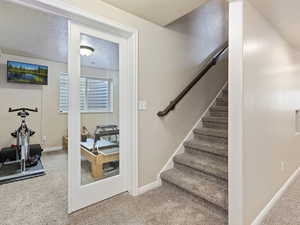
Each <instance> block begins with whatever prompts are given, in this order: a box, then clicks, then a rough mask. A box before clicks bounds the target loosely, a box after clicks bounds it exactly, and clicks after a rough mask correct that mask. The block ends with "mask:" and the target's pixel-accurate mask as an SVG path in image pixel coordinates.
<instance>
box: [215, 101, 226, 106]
mask: <svg viewBox="0 0 300 225" xmlns="http://www.w3.org/2000/svg"><path fill="white" fill-rule="evenodd" d="M216 106H228V102H223V101H216Z"/></svg>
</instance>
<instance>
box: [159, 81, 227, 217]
mask: <svg viewBox="0 0 300 225" xmlns="http://www.w3.org/2000/svg"><path fill="white" fill-rule="evenodd" d="M202 124H203V126H202V127H201V128H196V129H195V130H194V138H193V139H192V140H190V141H187V142H186V143H184V147H185V151H184V153H182V154H179V155H176V156H175V157H174V158H173V161H174V168H172V169H170V170H167V171H164V172H163V173H162V174H161V179H162V181H163V183H166V184H168V185H172V186H175V187H177V188H179V189H181V190H183V191H184V192H185V193H188V194H190V195H192V196H194V197H196V198H198V199H199V200H200V202H204V203H205V204H206V205H208V207H210V208H214V209H216V210H218V211H221V212H222V213H223V215H224V216H226V217H227V209H228V165H227V164H228V158H227V157H228V151H227V150H228V149H227V139H228V138H227V128H228V88H227V87H226V88H224V89H223V90H222V94H220V96H218V98H217V99H216V101H215V103H214V104H213V106H212V107H211V108H210V109H209V113H208V115H206V116H205V117H204V118H203V119H202Z"/></svg>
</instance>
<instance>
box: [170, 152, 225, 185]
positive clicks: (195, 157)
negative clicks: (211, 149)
mask: <svg viewBox="0 0 300 225" xmlns="http://www.w3.org/2000/svg"><path fill="white" fill-rule="evenodd" d="M173 160H174V163H178V164H181V165H184V166H187V167H189V168H192V169H195V170H197V171H201V172H203V173H206V174H211V175H213V176H215V177H218V178H221V179H225V180H227V179H228V169H227V160H221V159H220V157H219V158H218V156H214V155H212V154H209V153H204V152H203V153H200V154H189V153H186V152H185V153H182V154H179V155H176V156H175V157H174V159H173Z"/></svg>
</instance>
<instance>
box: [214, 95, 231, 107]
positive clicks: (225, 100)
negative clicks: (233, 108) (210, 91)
mask: <svg viewBox="0 0 300 225" xmlns="http://www.w3.org/2000/svg"><path fill="white" fill-rule="evenodd" d="M216 105H219V106H227V105H228V98H227V97H225V96H223V97H219V98H217V99H216Z"/></svg>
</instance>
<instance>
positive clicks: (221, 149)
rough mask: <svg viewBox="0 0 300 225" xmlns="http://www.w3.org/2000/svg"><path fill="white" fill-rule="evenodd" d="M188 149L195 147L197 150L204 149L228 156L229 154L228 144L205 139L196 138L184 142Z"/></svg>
mask: <svg viewBox="0 0 300 225" xmlns="http://www.w3.org/2000/svg"><path fill="white" fill-rule="evenodd" d="M184 147H185V148H186V149H193V150H195V151H204V152H209V153H212V154H216V155H220V156H224V157H227V156H228V146H227V144H224V143H223V144H222V143H216V142H213V141H203V140H200V139H197V138H194V139H192V140H190V141H186V142H185V143H184Z"/></svg>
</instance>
